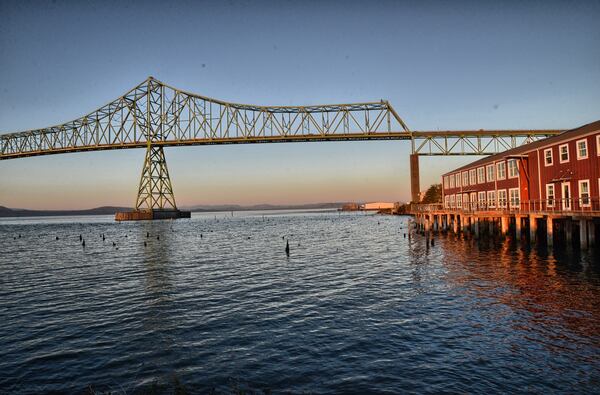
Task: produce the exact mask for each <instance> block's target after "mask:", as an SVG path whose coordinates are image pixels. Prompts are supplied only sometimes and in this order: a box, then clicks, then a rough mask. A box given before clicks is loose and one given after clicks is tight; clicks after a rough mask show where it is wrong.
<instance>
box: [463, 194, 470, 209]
mask: <svg viewBox="0 0 600 395" xmlns="http://www.w3.org/2000/svg"><path fill="white" fill-rule="evenodd" d="M462 201H463V203H464V205H463V207H464V208H465V209H466V210H468V209H469V194H468V193H465V194H464V195H463V197H462Z"/></svg>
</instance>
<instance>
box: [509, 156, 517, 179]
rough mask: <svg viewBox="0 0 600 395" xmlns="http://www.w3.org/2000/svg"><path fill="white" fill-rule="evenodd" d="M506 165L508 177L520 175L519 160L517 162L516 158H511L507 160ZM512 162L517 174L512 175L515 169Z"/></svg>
mask: <svg viewBox="0 0 600 395" xmlns="http://www.w3.org/2000/svg"><path fill="white" fill-rule="evenodd" d="M506 162H507V163H506V167H507V168H508V178H517V177H518V176H519V162H517V160H516V159H509V160H507V161H506ZM511 163H514V164H515V167H514V169H515V175H511V174H510V173H511V170H512V169H513V167H511V165H510V164H511Z"/></svg>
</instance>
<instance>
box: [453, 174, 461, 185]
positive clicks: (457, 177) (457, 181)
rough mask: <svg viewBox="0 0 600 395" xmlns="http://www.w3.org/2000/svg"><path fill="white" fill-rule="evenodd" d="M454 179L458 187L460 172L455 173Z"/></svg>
mask: <svg viewBox="0 0 600 395" xmlns="http://www.w3.org/2000/svg"><path fill="white" fill-rule="evenodd" d="M454 179H455V180H456V181H455V182H454V183H455V184H456V187H457V188H460V173H456V174H455V175H454Z"/></svg>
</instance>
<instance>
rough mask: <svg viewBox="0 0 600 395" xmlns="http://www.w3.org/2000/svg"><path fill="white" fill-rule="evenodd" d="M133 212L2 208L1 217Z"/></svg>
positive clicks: (0, 207) (100, 209)
mask: <svg viewBox="0 0 600 395" xmlns="http://www.w3.org/2000/svg"><path fill="white" fill-rule="evenodd" d="M127 210H131V209H130V208H128V207H110V206H104V207H96V208H91V209H88V210H25V209H20V208H8V207H4V206H0V217H46V216H57V215H114V214H115V213H116V212H117V211H127Z"/></svg>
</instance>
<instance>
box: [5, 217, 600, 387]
mask: <svg viewBox="0 0 600 395" xmlns="http://www.w3.org/2000/svg"><path fill="white" fill-rule="evenodd" d="M27 221H29V222H27ZM36 221H40V220H39V219H38V220H20V222H16V223H15V221H12V222H10V221H9V222H10V223H4V224H2V223H1V222H0V242H1V243H2V246H3V247H4V249H3V253H2V254H0V296H1V297H0V320H2V322H3V325H2V326H0V353H2V354H1V358H0V392H3V391H4V390H5V391H6V392H19V393H27V392H36V391H37V392H51V391H55V392H83V391H84V390H85V389H86V388H88V387H89V386H90V385H91V386H92V388H94V389H95V390H97V391H99V392H102V391H104V392H109V391H112V392H117V391H123V389H124V390H125V392H136V391H137V392H142V393H143V392H147V391H146V390H148V389H149V388H151V387H149V383H152V382H154V381H156V380H159V381H162V382H172V381H173V380H172V379H171V378H172V375H173V374H176V375H177V377H178V379H179V380H181V383H182V384H184V385H185V386H186V388H187V389H188V390H190V392H198V393H206V392H209V391H210V390H212V388H216V389H217V391H220V392H228V391H230V390H231V388H230V383H231V382H235V383H237V384H236V385H239V387H241V388H244V389H250V390H256V389H263V388H269V389H270V390H272V391H274V392H282V393H286V392H292V393H302V392H307V393H311V392H313V393H340V392H362V393H367V392H389V393H398V392H430V393H437V392H444V391H445V392H452V393H464V392H469V393H482V392H490V391H493V392H518V391H523V388H527V390H529V391H532V392H577V393H585V392H593V391H594V390H596V389H597V385H598V381H597V378H598V377H600V374H599V373H598V372H600V361H598V358H597V355H598V354H600V340H599V331H598V328H600V308H599V307H600V305H599V303H600V274H599V271H600V269H599V264H598V263H597V262H599V261H600V260H599V259H598V252H597V251H592V252H589V253H583V254H582V253H579V252H577V251H573V250H571V251H568V250H567V251H563V250H562V249H558V248H557V249H554V250H553V251H550V252H547V251H545V250H540V249H539V248H537V247H529V246H527V245H523V244H520V245H517V244H516V243H515V242H514V241H512V240H507V241H504V240H499V239H497V240H475V239H473V238H467V239H465V238H462V237H456V236H454V235H452V234H448V235H437V236H435V245H433V246H432V245H430V244H429V243H427V241H426V239H425V238H424V237H423V236H420V235H417V234H415V233H412V235H411V237H407V238H404V237H403V233H405V231H406V230H407V229H406V223H407V218H402V217H382V216H370V215H363V214H360V215H354V214H339V213H286V214H277V215H274V213H240V214H237V213H236V216H235V217H231V216H230V215H228V216H225V215H222V214H219V215H217V216H215V214H212V213H211V214H206V215H200V216H195V217H194V218H192V220H190V221H172V222H170V221H161V222H140V223H123V224H115V223H114V222H113V220H112V218H106V219H105V220H104V221H100V220H98V219H94V221H90V222H86V221H82V220H81V219H80V218H77V219H71V220H70V221H69V220H67V219H62V220H60V221H56V220H54V222H52V221H49V222H46V223H44V222H43V221H42V222H36ZM17 234H21V235H22V237H21V238H18V237H14V236H15V235H17ZM79 234H82V236H83V237H84V238H85V240H86V248H85V249H83V248H82V246H81V245H80V243H79ZM102 234H104V235H105V236H106V240H103V239H102V238H101V236H100V235H102ZM201 235H202V236H201ZM57 236H59V240H55V237H57ZM282 236H283V237H284V238H282ZM29 240H40V242H38V243H30V242H29ZM287 241H289V245H290V255H289V257H288V256H287V254H286V253H285V245H286V242H287ZM113 242H114V243H115V246H114V247H113V244H112V243H113ZM144 242H146V245H145V246H144ZM117 247H118V249H117ZM48 356H50V357H51V358H50V359H49V358H48ZM548 372H552V373H551V374H549V373H548ZM594 380H596V381H594ZM65 383H69V384H65ZM594 383H596V384H594ZM121 386H122V387H123V389H121Z"/></svg>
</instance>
